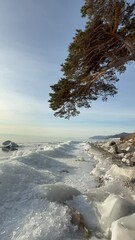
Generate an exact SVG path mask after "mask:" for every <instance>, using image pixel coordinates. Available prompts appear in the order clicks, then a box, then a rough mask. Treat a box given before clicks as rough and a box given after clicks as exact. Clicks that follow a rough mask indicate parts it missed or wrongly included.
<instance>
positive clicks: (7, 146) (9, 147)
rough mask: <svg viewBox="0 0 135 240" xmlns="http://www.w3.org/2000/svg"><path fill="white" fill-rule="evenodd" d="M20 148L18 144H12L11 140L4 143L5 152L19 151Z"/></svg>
mask: <svg viewBox="0 0 135 240" xmlns="http://www.w3.org/2000/svg"><path fill="white" fill-rule="evenodd" d="M18 147H19V146H18V144H16V143H15V142H12V141H10V140H7V141H5V142H3V143H2V150H4V151H10V150H11V151H13V150H17V149H18Z"/></svg>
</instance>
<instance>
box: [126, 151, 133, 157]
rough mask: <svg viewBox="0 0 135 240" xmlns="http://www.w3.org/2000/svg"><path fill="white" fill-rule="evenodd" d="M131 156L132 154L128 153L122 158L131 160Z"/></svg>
mask: <svg viewBox="0 0 135 240" xmlns="http://www.w3.org/2000/svg"><path fill="white" fill-rule="evenodd" d="M132 156H133V155H132V153H131V152H130V153H126V154H125V156H124V157H125V158H131V157H132Z"/></svg>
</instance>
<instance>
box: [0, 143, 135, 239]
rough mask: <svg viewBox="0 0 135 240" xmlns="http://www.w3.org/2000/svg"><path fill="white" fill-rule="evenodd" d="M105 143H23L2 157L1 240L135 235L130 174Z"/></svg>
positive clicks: (103, 237) (127, 237) (0, 160)
mask: <svg viewBox="0 0 135 240" xmlns="http://www.w3.org/2000/svg"><path fill="white" fill-rule="evenodd" d="M107 144H108V143H98V144H89V143H81V142H80V143H79V142H73V141H68V142H63V143H37V144H36V143H35V144H31V145H29V144H28V145H23V144H22V145H21V147H20V148H19V149H18V151H14V152H13V153H12V155H10V156H9V153H8V154H7V155H6V153H5V156H1V157H0V222H1V225H0V240H62V239H64V240H73V239H74V240H84V239H91V240H98V239H102V240H105V239H108V240H110V239H111V240H121V239H122V240H123V239H126V240H131V239H132V240H133V239H135V234H134V233H135V229H134V226H133V224H132V222H133V221H134V218H135V215H134V212H135V192H134V188H133V186H132V185H133V176H134V174H129V173H128V174H127V175H126V174H123V173H122V172H120V170H122V168H124V166H122V165H121V164H120V162H121V160H120V158H118V156H116V155H115V154H113V153H112V152H111V151H110V147H109V145H107ZM125 154H126V153H125ZM123 164H124V163H123ZM130 168H131V167H130V166H128V170H130ZM118 169H119V171H118ZM125 169H127V166H126V165H125ZM133 169H134V167H133V166H132V170H133ZM125 171H126V170H125ZM129 176H130V177H129ZM131 181H132V182H131ZM131 186H132V187H131ZM127 223H128V224H127ZM125 236H126V237H125Z"/></svg>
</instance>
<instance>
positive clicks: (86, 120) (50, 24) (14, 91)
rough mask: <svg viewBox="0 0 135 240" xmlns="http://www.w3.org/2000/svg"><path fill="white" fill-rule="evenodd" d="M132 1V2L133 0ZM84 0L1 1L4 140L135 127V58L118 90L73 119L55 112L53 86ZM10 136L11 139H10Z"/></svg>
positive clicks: (0, 133) (84, 135)
mask: <svg viewBox="0 0 135 240" xmlns="http://www.w3.org/2000/svg"><path fill="white" fill-rule="evenodd" d="M132 2H133V1H132ZM83 3H84V1H83V0H74V1H73V0H67V1H64V0H57V1H56V0H23V1H18V0H12V1H11V0H0V141H2V140H3V139H4V138H6V137H8V136H11V137H12V139H15V140H19V139H20V140H24V139H25V140H28V141H36V140H37V141H40V140H41V141H44V140H46V141H47V140H48V141H50V140H64V139H65V140H72V139H86V140H87V139H88V138H89V137H90V136H93V135H100V134H102V135H107V134H115V133H120V132H123V131H126V132H134V131H135V97H134V91H135V81H134V75H135V63H133V64H129V65H128V66H127V70H126V72H125V73H124V74H122V75H120V81H119V82H118V83H117V88H118V94H117V95H115V97H110V98H109V99H108V101H107V102H102V100H101V99H100V100H98V101H95V102H94V103H92V107H91V108H90V109H80V110H81V113H80V115H79V116H77V117H75V118H71V119H70V120H66V119H63V118H62V119H61V118H58V117H54V113H53V111H52V110H51V109H50V108H49V103H48V100H49V93H50V92H51V89H50V85H53V84H54V83H57V81H58V80H59V79H60V77H62V72H61V71H60V65H61V64H62V63H63V62H64V60H65V58H66V57H67V54H68V46H69V44H70V43H71V41H72V38H73V37H74V35H75V30H76V29H80V28H81V29H83V28H84V26H85V21H86V20H85V19H83V18H81V14H80V8H81V6H83ZM5 140H6V139H5Z"/></svg>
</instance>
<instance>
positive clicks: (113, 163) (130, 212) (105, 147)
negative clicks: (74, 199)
mask: <svg viewBox="0 0 135 240" xmlns="http://www.w3.org/2000/svg"><path fill="white" fill-rule="evenodd" d="M88 144H89V146H90V147H89V150H88V154H89V155H90V156H91V157H92V158H93V159H94V160H95V167H94V169H93V170H92V171H91V173H90V174H91V175H94V176H95V178H96V180H97V181H98V182H99V184H98V186H97V188H96V189H94V190H93V192H91V193H88V194H87V198H88V201H94V202H95V208H96V211H97V213H98V216H99V223H100V225H101V228H102V230H103V232H104V234H103V237H106V239H110V240H121V239H126V240H133V239H135V226H132V225H133V224H132V221H134V220H135V167H134V164H133V162H132V163H131V161H130V156H131V155H135V150H134V151H131V149H132V150H133V147H131V146H132V144H130V142H128V143H126V144H127V145H126V146H127V148H126V150H125V151H123V150H121V148H122V143H120V141H119V142H117V146H118V149H119V153H115V151H114V147H113V148H112V147H110V142H96V143H88ZM124 144H125V143H124ZM125 156H127V157H128V158H127V162H124V161H122V160H123V159H124V157H125ZM132 161H133V158H132ZM121 224H122V225H121ZM125 231H126V233H125Z"/></svg>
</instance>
